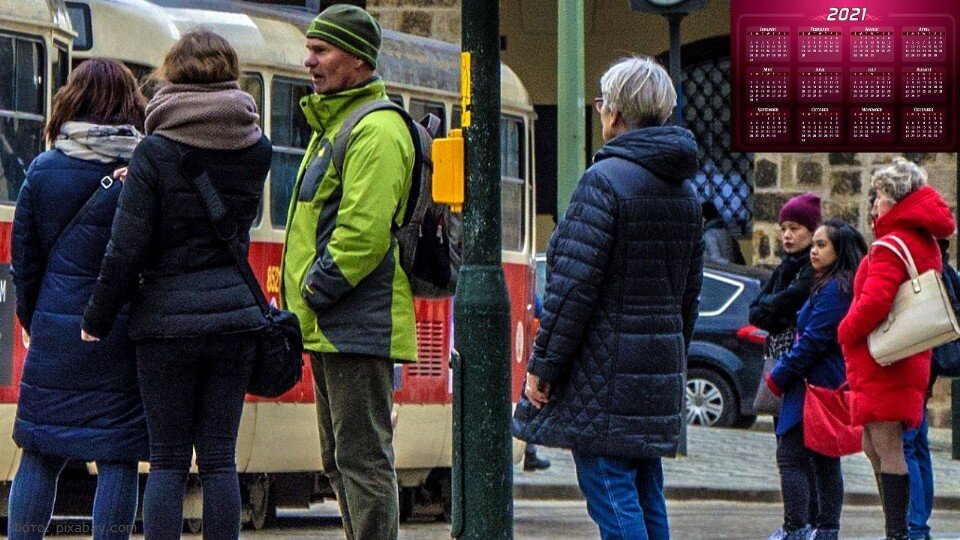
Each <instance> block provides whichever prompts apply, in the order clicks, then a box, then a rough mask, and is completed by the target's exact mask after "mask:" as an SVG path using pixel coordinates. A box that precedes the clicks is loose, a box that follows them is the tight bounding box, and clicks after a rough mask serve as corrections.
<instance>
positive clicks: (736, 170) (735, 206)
mask: <svg viewBox="0 0 960 540" xmlns="http://www.w3.org/2000/svg"><path fill="white" fill-rule="evenodd" d="M682 86H683V104H682V106H683V121H684V124H685V126H686V127H687V129H689V130H690V131H692V132H693V135H694V137H696V140H697V147H698V150H697V158H698V159H699V161H700V172H699V173H698V174H697V176H696V178H695V179H694V184H695V185H696V188H697V192H698V194H699V195H700V197H701V199H702V200H710V201H713V203H714V204H715V205H716V207H717V210H719V211H720V215H721V216H723V218H724V219H725V220H726V221H727V223H729V224H730V227H731V229H732V230H733V232H735V233H739V234H740V235H748V234H750V233H751V230H752V221H753V154H746V153H738V152H731V151H730V138H731V137H730V58H729V57H726V58H714V59H709V60H705V61H703V62H699V63H696V64H691V65H687V66H684V68H683V75H682Z"/></svg>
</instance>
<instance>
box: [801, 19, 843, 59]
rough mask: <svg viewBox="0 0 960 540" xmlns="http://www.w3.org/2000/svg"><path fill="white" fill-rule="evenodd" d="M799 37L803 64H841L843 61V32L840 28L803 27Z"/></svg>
mask: <svg viewBox="0 0 960 540" xmlns="http://www.w3.org/2000/svg"><path fill="white" fill-rule="evenodd" d="M797 35H798V39H799V41H800V44H799V48H800V52H799V54H800V61H801V62H839V61H841V60H842V59H843V46H842V44H843V30H842V29H841V28H840V27H839V26H803V27H800V30H799V31H798V32H797Z"/></svg>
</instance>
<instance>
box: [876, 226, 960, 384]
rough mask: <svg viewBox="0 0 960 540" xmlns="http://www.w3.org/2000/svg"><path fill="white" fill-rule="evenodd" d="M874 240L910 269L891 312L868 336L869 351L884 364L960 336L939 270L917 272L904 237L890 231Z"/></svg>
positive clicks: (959, 329) (959, 328) (878, 361)
mask: <svg viewBox="0 0 960 540" xmlns="http://www.w3.org/2000/svg"><path fill="white" fill-rule="evenodd" d="M886 238H887V239H889V240H891V241H893V242H895V243H896V244H897V245H898V246H899V247H900V248H901V249H902V250H903V251H902V252H901V249H897V246H894V245H892V244H890V243H888V242H885V241H883V240H878V241H876V242H874V243H873V245H875V246H882V247H885V248H887V249H889V250H890V251H892V252H894V253H895V254H896V255H897V257H899V258H900V260H901V261H903V264H904V265H905V266H906V267H907V271H908V272H909V273H910V279H908V280H907V281H904V282H903V284H902V285H900V289H899V290H898V291H897V296H896V297H895V298H894V299H893V306H892V307H891V308H890V313H889V314H888V315H887V317H886V318H885V319H884V320H883V321H882V322H881V323H880V325H879V326H877V328H876V329H875V330H874V331H873V332H871V333H870V335H869V336H868V337H867V346H868V347H869V349H870V355H871V356H873V358H874V359H875V360H876V361H877V363H878V364H880V365H881V366H887V365H890V364H892V363H894V362H896V361H897V360H902V359H904V358H907V357H908V356H912V355H914V354H917V353H920V352H923V351H926V350H929V349H932V348H934V347H937V346H939V345H943V344H944V343H947V342H949V341H953V340H955V339H957V338H960V325H958V324H957V316H956V315H955V314H954V312H953V307H952V306H951V304H950V297H949V295H948V294H947V289H946V287H945V286H944V284H943V279H942V278H941V277H940V272H937V271H936V270H927V271H926V272H924V273H923V274H918V272H917V265H916V264H914V262H913V255H911V254H910V250H909V249H908V248H907V245H906V244H905V243H904V242H903V240H901V239H899V238H897V237H896V236H893V235H890V236H887V237H886Z"/></svg>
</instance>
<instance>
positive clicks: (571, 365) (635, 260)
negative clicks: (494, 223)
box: [514, 126, 703, 458]
mask: <svg viewBox="0 0 960 540" xmlns="http://www.w3.org/2000/svg"><path fill="white" fill-rule="evenodd" d="M696 155H697V148H696V143H695V142H694V139H693V136H692V135H691V134H690V132H689V131H687V130H685V129H682V128H679V127H672V126H670V127H654V128H644V129H638V130H632V131H629V132H627V133H624V134H622V135H620V136H618V137H616V138H615V139H613V140H611V141H609V142H608V143H607V144H606V145H604V146H603V148H601V149H600V151H599V152H598V153H597V155H596V157H595V163H594V165H593V166H592V167H590V168H589V169H587V171H586V173H584V175H583V177H582V178H581V179H580V183H579V184H578V186H577V189H576V191H575V192H574V194H573V198H572V200H571V202H570V207H569V208H568V210H567V214H566V216H565V217H564V218H563V220H562V221H561V222H560V224H559V225H558V227H557V230H556V232H555V233H554V234H553V236H552V237H551V239H550V247H549V250H548V252H547V264H548V268H549V269H550V274H549V277H548V278H547V288H546V299H545V302H544V316H543V319H542V320H541V322H542V325H541V327H540V332H539V333H538V334H537V340H536V344H535V346H534V352H533V357H532V358H531V360H530V363H529V366H528V370H529V371H530V372H531V373H533V374H535V375H537V376H539V377H540V378H541V379H543V380H544V381H547V382H550V383H551V384H552V387H553V391H552V395H551V401H550V403H549V404H548V405H547V406H545V407H544V408H543V409H542V410H540V411H537V410H536V409H535V408H534V407H533V405H532V404H531V403H530V402H529V401H527V400H526V398H523V399H522V400H521V402H520V403H519V404H518V405H517V411H516V414H515V417H514V420H515V421H514V434H515V435H516V436H517V437H520V438H522V439H525V440H527V441H529V442H532V443H538V444H545V445H547V446H559V447H564V448H572V449H575V450H578V451H582V452H585V453H589V454H594V455H602V456H616V457H626V458H652V457H660V456H665V455H672V454H674V453H675V452H676V448H677V442H678V438H679V435H680V430H681V428H682V426H683V414H682V411H683V409H684V372H685V370H686V351H687V347H688V345H689V344H690V339H691V336H692V334H693V326H694V323H695V322H696V319H697V307H698V304H699V300H698V296H699V294H700V287H701V282H702V279H703V277H702V274H701V272H702V266H703V261H702V257H703V241H702V234H703V230H702V229H703V225H702V219H701V215H700V203H699V202H698V200H697V196H696V194H695V192H694V189H693V187H692V185H691V184H690V183H689V182H687V181H685V179H686V178H690V177H692V176H693V175H694V174H695V173H696V170H697V161H696Z"/></svg>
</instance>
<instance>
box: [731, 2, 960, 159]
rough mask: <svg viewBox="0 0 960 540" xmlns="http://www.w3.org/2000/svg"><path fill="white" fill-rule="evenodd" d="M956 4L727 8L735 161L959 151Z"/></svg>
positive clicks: (959, 18)
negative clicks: (765, 155) (783, 155)
mask: <svg viewBox="0 0 960 540" xmlns="http://www.w3.org/2000/svg"><path fill="white" fill-rule="evenodd" d="M958 33H960V0H857V1H856V2H850V3H844V2H839V1H838V0H803V1H798V0H730V107H731V111H730V113H731V114H730V123H729V127H730V132H731V133H730V135H731V136H730V146H731V150H733V151H736V152H905V151H909V152H913V151H918V152H921V151H922V152H957V151H960V35H958Z"/></svg>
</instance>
